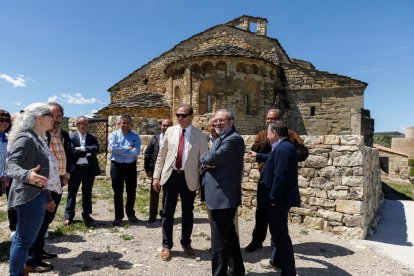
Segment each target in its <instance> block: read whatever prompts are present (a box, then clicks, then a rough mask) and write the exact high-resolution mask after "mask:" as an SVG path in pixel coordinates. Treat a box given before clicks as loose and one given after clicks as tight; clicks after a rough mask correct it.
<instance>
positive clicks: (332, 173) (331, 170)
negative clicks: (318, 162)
mask: <svg viewBox="0 0 414 276" xmlns="http://www.w3.org/2000/svg"><path fill="white" fill-rule="evenodd" d="M318 175H319V176H321V177H325V178H328V179H329V178H332V177H340V176H341V171H340V170H339V168H337V167H334V166H328V167H325V168H322V169H320V170H319V171H318Z"/></svg>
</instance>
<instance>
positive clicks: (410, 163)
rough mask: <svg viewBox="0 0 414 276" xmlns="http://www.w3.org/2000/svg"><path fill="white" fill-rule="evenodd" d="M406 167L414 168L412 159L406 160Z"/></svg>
mask: <svg viewBox="0 0 414 276" xmlns="http://www.w3.org/2000/svg"><path fill="white" fill-rule="evenodd" d="M408 166H411V167H414V159H408Z"/></svg>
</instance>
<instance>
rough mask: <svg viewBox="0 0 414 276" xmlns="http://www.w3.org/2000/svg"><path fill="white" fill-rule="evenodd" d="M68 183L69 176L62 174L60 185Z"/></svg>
mask: <svg viewBox="0 0 414 276" xmlns="http://www.w3.org/2000/svg"><path fill="white" fill-rule="evenodd" d="M68 183H69V177H67V176H66V175H64V176H62V186H66V185H68Z"/></svg>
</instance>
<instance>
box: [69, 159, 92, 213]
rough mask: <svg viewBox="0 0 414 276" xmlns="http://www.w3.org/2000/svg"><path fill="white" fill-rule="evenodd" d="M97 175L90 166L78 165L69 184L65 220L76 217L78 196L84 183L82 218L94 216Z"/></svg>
mask: <svg viewBox="0 0 414 276" xmlns="http://www.w3.org/2000/svg"><path fill="white" fill-rule="evenodd" d="M94 181H95V175H94V173H93V171H92V168H91V166H90V165H88V164H85V165H76V167H75V169H74V170H73V171H72V173H71V175H70V178H69V183H68V198H67V200H66V209H65V219H68V220H73V218H74V217H75V206H76V195H77V194H78V190H79V186H80V184H81V183H82V210H83V212H82V216H84V215H85V216H89V215H90V214H92V187H93V182H94Z"/></svg>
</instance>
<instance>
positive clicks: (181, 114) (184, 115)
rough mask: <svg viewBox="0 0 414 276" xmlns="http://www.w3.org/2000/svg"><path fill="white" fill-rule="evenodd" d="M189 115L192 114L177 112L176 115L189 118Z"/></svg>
mask: <svg viewBox="0 0 414 276" xmlns="http://www.w3.org/2000/svg"><path fill="white" fill-rule="evenodd" d="M188 115H190V114H183V113H177V114H175V116H176V117H177V118H180V117H181V118H187V117H188Z"/></svg>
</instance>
